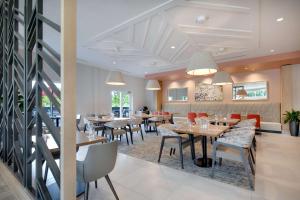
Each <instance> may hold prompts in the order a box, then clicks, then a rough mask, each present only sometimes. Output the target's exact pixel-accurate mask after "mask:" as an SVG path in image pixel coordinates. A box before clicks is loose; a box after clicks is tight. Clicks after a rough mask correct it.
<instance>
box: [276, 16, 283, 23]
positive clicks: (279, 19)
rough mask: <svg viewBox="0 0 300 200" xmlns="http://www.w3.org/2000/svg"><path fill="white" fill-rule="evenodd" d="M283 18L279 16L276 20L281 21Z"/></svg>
mask: <svg viewBox="0 0 300 200" xmlns="http://www.w3.org/2000/svg"><path fill="white" fill-rule="evenodd" d="M283 20H284V18H283V17H279V18H277V19H276V21H277V22H282V21H283Z"/></svg>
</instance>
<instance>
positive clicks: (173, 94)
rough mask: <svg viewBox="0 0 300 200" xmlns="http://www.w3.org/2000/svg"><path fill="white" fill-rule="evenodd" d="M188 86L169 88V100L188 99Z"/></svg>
mask: <svg viewBox="0 0 300 200" xmlns="http://www.w3.org/2000/svg"><path fill="white" fill-rule="evenodd" d="M187 95H188V89H187V88H171V89H168V101H187V100H188V96H187Z"/></svg>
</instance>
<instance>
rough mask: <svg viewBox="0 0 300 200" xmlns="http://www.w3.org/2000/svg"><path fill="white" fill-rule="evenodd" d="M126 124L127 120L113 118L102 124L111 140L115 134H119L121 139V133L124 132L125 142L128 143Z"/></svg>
mask: <svg viewBox="0 0 300 200" xmlns="http://www.w3.org/2000/svg"><path fill="white" fill-rule="evenodd" d="M127 125H128V121H127V120H114V121H111V122H107V123H105V124H104V127H105V133H106V134H110V136H111V140H114V139H115V137H116V136H119V137H120V140H121V138H122V135H124V134H125V136H126V140H127V144H128V145H129V141H128V135H127Z"/></svg>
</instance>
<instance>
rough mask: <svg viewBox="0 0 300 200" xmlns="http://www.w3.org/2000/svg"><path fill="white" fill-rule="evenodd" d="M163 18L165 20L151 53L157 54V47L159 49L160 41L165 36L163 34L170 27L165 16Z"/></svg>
mask: <svg viewBox="0 0 300 200" xmlns="http://www.w3.org/2000/svg"><path fill="white" fill-rule="evenodd" d="M162 18H163V20H162V21H161V23H160V26H159V30H158V33H157V35H156V37H155V38H156V39H155V41H154V42H153V46H152V49H151V52H155V50H156V49H157V47H158V45H159V43H160V40H161V38H162V36H163V34H164V32H165V30H166V29H167V27H168V24H167V22H166V19H165V17H164V15H162Z"/></svg>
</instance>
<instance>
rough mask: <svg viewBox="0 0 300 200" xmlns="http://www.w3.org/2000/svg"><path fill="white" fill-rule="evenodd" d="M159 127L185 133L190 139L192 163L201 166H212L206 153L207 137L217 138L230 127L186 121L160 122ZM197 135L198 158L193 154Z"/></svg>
mask: <svg viewBox="0 0 300 200" xmlns="http://www.w3.org/2000/svg"><path fill="white" fill-rule="evenodd" d="M160 127H162V128H166V129H169V130H172V131H174V132H176V133H178V134H187V135H188V136H189V139H190V141H191V156H192V159H193V160H194V164H195V165H197V166H198V167H203V168H208V167H211V166H212V159H211V158H209V157H208V155H207V137H212V138H217V137H219V136H221V135H222V134H223V133H224V132H226V131H228V130H229V129H230V127H229V126H220V125H213V124H208V125H207V127H206V128H203V127H202V126H201V125H199V124H195V125H192V124H188V123H180V124H162V125H160ZM197 136H201V147H202V157H199V158H196V155H195V137H197Z"/></svg>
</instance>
